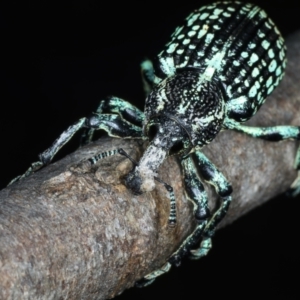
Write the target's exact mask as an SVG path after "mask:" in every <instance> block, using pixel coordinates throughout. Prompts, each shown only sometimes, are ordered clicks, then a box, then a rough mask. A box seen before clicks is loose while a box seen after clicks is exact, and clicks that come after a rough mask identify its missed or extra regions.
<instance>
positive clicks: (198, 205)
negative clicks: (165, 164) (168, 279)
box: [136, 157, 210, 287]
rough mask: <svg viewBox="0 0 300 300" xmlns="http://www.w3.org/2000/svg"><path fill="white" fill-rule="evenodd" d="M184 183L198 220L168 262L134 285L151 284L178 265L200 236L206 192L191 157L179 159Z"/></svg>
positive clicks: (204, 214) (203, 224) (203, 222)
mask: <svg viewBox="0 0 300 300" xmlns="http://www.w3.org/2000/svg"><path fill="white" fill-rule="evenodd" d="M181 165H182V168H183V176H184V183H185V191H186V193H187V196H188V199H189V200H190V201H192V202H193V204H194V214H195V217H196V220H197V222H198V224H197V226H196V228H195V229H194V231H193V232H192V233H191V234H190V235H189V236H188V237H187V238H186V239H185V241H184V242H183V243H182V244H181V246H180V247H179V249H178V250H177V251H176V252H174V253H173V254H172V255H171V257H170V258H169V260H168V262H167V263H166V264H165V265H164V266H163V267H162V268H160V269H158V270H155V271H153V272H151V273H150V274H148V275H146V276H145V277H144V278H143V279H142V280H140V281H138V282H137V283H136V286H138V287H143V286H147V285H149V284H151V283H152V282H153V281H154V280H155V278H156V277H158V276H160V275H162V274H164V273H166V272H168V271H169V270H170V268H171V266H172V265H175V266H179V265H180V262H181V259H182V258H183V257H184V256H185V255H187V254H189V253H190V249H191V247H193V246H195V245H196V244H197V243H198V242H199V241H200V240H201V238H202V234H203V231H204V228H205V226H206V224H207V220H208V218H209V216H210V212H209V209H208V203H207V194H206V192H205V189H204V186H203V184H202V182H201V181H200V178H199V176H198V174H197V171H196V167H195V164H194V162H193V160H192V159H191V157H187V158H186V159H183V160H182V161H181Z"/></svg>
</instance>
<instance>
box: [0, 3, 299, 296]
mask: <svg viewBox="0 0 300 300" xmlns="http://www.w3.org/2000/svg"><path fill="white" fill-rule="evenodd" d="M209 2H211V1H201V0H198V1H188V0H185V1H182V3H181V4H180V6H179V5H176V4H175V2H166V3H173V4H171V5H170V4H169V5H167V4H166V5H163V6H161V5H160V4H161V3H163V1H160V2H155V1H154V2H153V1H141V2H140V4H136V3H130V2H128V1H122V4H119V3H116V2H115V1H105V2H104V1H91V0H86V1H79V0H78V1H72V4H67V3H66V2H63V3H62V2H60V3H57V2H53V1H38V2H33V1H24V2H23V4H22V5H21V6H20V3H18V2H14V1H11V2H10V6H9V7H2V8H1V10H0V28H1V30H0V32H1V50H2V54H1V56H0V80H1V85H0V86H1V88H0V97H1V107H2V109H1V111H0V114H1V118H0V129H1V141H2V143H1V169H2V171H1V173H0V187H1V188H3V187H5V185H6V184H7V183H8V182H9V181H10V180H11V179H12V178H14V177H15V176H16V175H18V174H21V173H23V172H24V171H25V170H26V169H27V168H28V166H29V165H30V163H31V162H33V161H36V160H37V155H38V153H40V152H42V151H43V150H45V149H46V148H47V147H49V146H50V144H51V143H52V142H53V141H54V139H55V138H57V137H58V136H59V134H60V133H61V132H62V131H63V130H64V129H66V128H67V127H68V126H69V125H70V124H72V123H73V122H74V121H76V120H78V119H79V118H80V117H83V116H87V115H89V114H90V113H91V112H92V111H93V110H95V109H96V107H97V105H98V103H99V100H101V99H103V98H104V97H105V96H107V95H112V94H113V95H116V96H119V97H122V98H124V99H127V100H128V101H130V102H132V103H134V104H135V105H137V106H138V107H139V108H141V109H142V108H143V105H144V95H143V90H142V85H141V79H140V72H139V63H140V61H141V60H142V59H143V58H144V57H150V58H153V57H154V56H155V55H156V54H158V53H159V52H160V51H161V49H162V47H163V46H164V44H165V43H166V42H167V41H169V36H170V34H171V33H172V32H173V30H174V29H175V27H176V26H178V25H180V24H181V23H182V22H183V19H184V18H185V17H186V16H187V15H188V14H189V13H190V12H191V11H192V10H193V9H195V8H198V7H200V6H202V5H204V4H207V3H209ZM252 2H254V3H256V4H259V5H260V6H261V7H263V8H264V9H265V10H266V11H267V12H268V14H269V16H271V18H272V19H273V20H274V22H275V23H276V24H277V25H278V27H279V28H280V30H281V32H282V33H283V35H284V36H287V35H288V34H289V33H292V32H293V31H295V30H297V29H299V28H300V18H299V16H297V14H298V12H299V6H300V4H297V2H298V1H289V0H285V1H274V0H273V1H252ZM78 142H79V138H78V137H77V138H74V140H72V141H71V142H70V143H69V144H68V145H67V146H66V147H65V148H64V149H63V150H62V151H61V152H60V153H59V154H58V155H57V158H61V157H63V156H64V155H66V154H67V153H69V152H70V151H73V150H75V149H76V147H77V146H78ZM262 176H263V174H262ZM299 200H300V199H299V198H298V199H287V198H284V197H283V196H280V197H278V198H277V199H274V200H273V201H270V202H269V203H268V204H266V205H264V206H262V207H260V208H259V209H256V210H255V211H253V212H252V213H250V214H248V215H247V216H246V217H243V218H242V219H241V220H239V221H237V222H235V223H234V224H233V225H231V226H229V227H227V228H225V229H223V230H220V231H219V232H218V233H217V235H216V237H215V238H214V240H213V242H214V247H213V249H212V251H211V252H210V254H209V256H208V257H206V258H204V259H202V260H200V261H196V262H194V261H189V260H185V261H184V263H183V264H182V266H181V267H180V268H176V269H175V268H173V269H172V271H171V272H170V273H169V274H168V275H165V276H162V277H161V278H159V279H158V280H157V281H156V282H155V283H154V284H153V285H151V286H150V287H148V288H145V289H130V290H128V291H126V292H125V293H124V294H123V295H122V296H120V297H119V298H118V299H125V298H130V299H140V298H141V297H142V298H143V299H148V298H149V299H153V298H155V297H157V298H162V297H163V296H167V297H169V298H173V299H181V298H187V299H188V298H191V297H193V298H194V297H197V298H199V299H205V298H206V297H208V296H211V297H214V296H215V297H220V296H229V295H230V297H231V298H233V299H240V298H244V297H245V295H246V296H248V297H249V296H257V297H260V296H269V297H274V296H277V298H278V299H299V295H300V292H299V291H298V287H299V286H298V284H299V281H298V279H299V276H298V270H299V267H300V263H299V253H300V251H299V250H300V247H299V245H298V228H299V224H298V222H297V220H298V219H299V216H298V214H299ZM294 274H297V276H295V275H294Z"/></svg>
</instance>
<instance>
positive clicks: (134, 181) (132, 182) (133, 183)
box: [125, 170, 143, 195]
mask: <svg viewBox="0 0 300 300" xmlns="http://www.w3.org/2000/svg"><path fill="white" fill-rule="evenodd" d="M125 185H126V187H127V188H128V189H130V190H131V191H132V193H133V194H134V195H141V194H142V193H143V192H142V191H141V186H142V179H141V177H140V176H137V174H136V172H135V171H134V170H133V171H130V172H129V173H128V174H127V175H126V177H125Z"/></svg>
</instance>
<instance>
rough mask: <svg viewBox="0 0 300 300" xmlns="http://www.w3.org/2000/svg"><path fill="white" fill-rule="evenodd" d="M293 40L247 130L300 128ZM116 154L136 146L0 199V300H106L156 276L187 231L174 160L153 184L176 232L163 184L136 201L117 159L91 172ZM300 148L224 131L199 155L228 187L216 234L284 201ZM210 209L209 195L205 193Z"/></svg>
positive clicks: (80, 157) (31, 182)
mask: <svg viewBox="0 0 300 300" xmlns="http://www.w3.org/2000/svg"><path fill="white" fill-rule="evenodd" d="M299 40H300V33H297V34H294V35H293V36H292V37H290V38H289V39H288V58H289V63H288V68H287V71H286V76H285V78H284V80H283V82H282V83H281V85H280V87H279V88H277V90H276V91H275V92H274V93H273V95H272V96H271V97H269V99H268V100H267V102H266V104H265V105H264V106H263V107H262V108H261V110H260V111H259V113H258V114H257V115H256V116H255V117H254V118H253V119H252V120H251V121H250V122H249V124H251V125H259V126H270V125H280V124H290V125H299V124H300V114H299V112H300V99H299V97H300V96H299V95H300V86H299V79H300V78H299V77H300V63H299V62H300V51H299V49H300V42H299ZM117 147H123V148H124V149H125V150H126V151H128V152H129V154H130V155H132V156H133V157H135V158H136V159H138V157H139V156H140V155H141V153H142V152H143V146H142V145H141V144H140V143H139V142H137V141H133V140H130V141H128V140H121V139H111V138H103V139H100V140H99V141H97V142H95V143H92V144H90V145H88V146H86V147H84V148H81V149H79V150H78V151H76V152H75V153H73V154H71V155H69V156H67V157H66V158H64V159H62V160H60V161H59V162H57V163H54V164H51V165H49V166H48V167H46V168H44V169H42V170H41V171H39V172H37V173H36V174H34V175H32V176H30V177H29V178H26V179H24V180H22V181H20V182H18V183H15V184H13V185H11V186H9V187H7V188H6V189H4V190H2V191H1V192H0V201H1V202H0V258H1V260H0V278H1V280H0V298H1V299H107V298H112V297H114V296H115V295H117V294H119V293H121V292H122V291H123V290H124V289H127V288H129V287H131V286H133V284H134V282H135V281H137V280H138V279H140V278H141V277H142V276H144V275H146V274H147V273H149V272H150V271H152V270H154V269H156V268H158V267H160V266H162V265H163V264H164V263H165V261H166V260H167V258H168V257H169V256H170V255H171V254H172V252H173V251H174V250H175V249H176V248H177V247H178V246H179V245H180V243H181V242H182V241H183V240H184V238H185V237H186V236H187V235H188V233H189V232H190V231H191V230H192V228H193V226H194V225H195V223H194V222H193V216H192V206H191V204H190V203H189V202H188V201H187V199H186V197H185V196H184V194H183V189H182V180H181V172H180V168H179V166H178V164H177V162H176V159H175V158H170V159H168V160H167V161H166V162H165V163H164V165H163V166H162V167H161V169H160V174H159V176H160V178H162V179H163V180H164V181H166V182H168V183H170V184H171V185H172V186H173V187H174V189H175V195H176V199H177V211H178V225H177V227H176V228H174V229H171V228H169V227H168V225H167V218H168V213H169V201H168V196H167V192H166V190H165V189H164V188H163V186H161V185H160V184H157V186H156V189H155V190H154V191H153V192H152V193H147V194H144V195H141V196H134V195H132V194H131V193H130V191H128V190H127V189H126V188H125V186H124V185H123V183H122V177H123V176H124V175H125V174H126V173H127V172H128V171H129V170H130V168H131V167H132V166H131V163H130V161H129V160H127V159H124V158H123V157H120V156H114V157H110V158H107V159H104V160H102V161H100V162H99V163H98V164H97V165H96V166H93V167H91V165H90V164H89V163H88V162H87V161H86V159H87V158H89V157H91V156H93V155H94V154H96V153H99V152H103V151H106V150H109V149H114V148H117ZM296 149H297V145H296V143H295V142H292V141H284V142H279V143H273V142H267V141H262V140H257V139H253V138H251V137H247V136H245V135H242V134H239V133H236V132H230V131H225V132H222V133H220V134H219V136H218V137H217V138H216V139H215V140H214V141H213V142H212V143H211V145H209V146H208V147H206V148H205V149H204V153H205V154H206V155H207V156H208V157H209V158H210V159H211V160H212V161H213V162H214V163H215V164H216V166H217V167H218V168H219V169H220V170H221V171H222V172H223V173H224V175H225V176H226V177H227V178H228V179H229V181H230V182H231V183H232V185H233V190H234V192H233V199H234V200H233V203H232V205H231V208H230V210H229V212H228V214H227V216H226V218H225V219H224V221H223V222H222V224H221V226H225V225H226V224H228V223H231V222H232V221H234V220H235V219H237V218H239V217H241V216H242V215H243V214H245V213H246V212H248V211H249V210H251V209H253V208H254V207H256V206H258V205H260V204H262V203H264V202H265V201H267V200H269V199H271V198H272V197H274V196H276V195H278V194H279V193H282V192H283V191H285V190H286V189H287V188H288V187H289V185H290V184H291V183H292V181H293V179H294V178H295V177H296V171H295V170H294V169H293V161H294V157H295V153H296ZM208 192H209V198H210V199H211V203H210V204H211V206H212V207H213V206H214V205H215V204H214V203H216V200H217V197H216V195H215V193H214V192H213V191H212V190H211V189H210V188H208Z"/></svg>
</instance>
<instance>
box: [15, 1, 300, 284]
mask: <svg viewBox="0 0 300 300" xmlns="http://www.w3.org/2000/svg"><path fill="white" fill-rule="evenodd" d="M285 67H286V47H285V43H284V40H283V38H282V36H281V34H280V32H279V30H278V29H277V28H276V26H275V24H274V23H273V21H272V20H271V19H270V18H269V17H268V16H267V15H266V13H265V12H264V11H263V10H262V9H261V8H259V7H258V6H256V5H254V4H247V3H241V2H238V1H223V2H215V3H212V4H209V5H206V6H203V7H201V8H199V9H197V10H195V11H193V12H192V13H191V14H190V15H189V16H188V17H187V18H186V20H185V22H184V24H183V25H182V26H179V27H178V28H176V30H175V32H174V33H173V34H172V36H171V40H170V42H169V43H167V44H166V46H165V47H164V49H163V50H162V52H161V53H159V54H158V56H157V58H156V63H155V64H153V63H152V62H151V61H150V60H145V61H143V62H142V64H141V70H142V74H143V82H144V87H145V91H146V95H147V96H146V100H145V109H144V112H142V111H140V110H139V109H138V108H136V107H135V106H133V105H132V104H130V103H129V102H127V101H125V100H123V99H120V98H117V97H109V98H107V99H106V100H103V101H101V102H100V105H99V107H98V109H97V111H96V113H94V114H93V115H92V116H91V117H89V118H82V119H80V120H79V121H78V122H76V123H75V124H74V125H72V126H70V127H69V128H68V129H67V130H66V131H64V132H63V133H62V134H61V136H60V137H59V138H58V139H57V140H56V141H55V142H54V143H53V144H52V146H51V147H50V148H48V149H47V150H46V151H44V152H43V153H42V154H40V156H39V158H40V161H38V162H35V163H33V164H32V165H31V166H30V168H29V169H28V170H27V172H26V173H25V174H24V175H22V176H19V177H17V178H16V179H14V180H13V181H12V182H14V181H17V180H20V179H21V178H23V177H26V176H28V175H30V174H31V173H33V172H34V171H36V170H37V169H39V168H40V167H42V166H44V165H46V164H48V163H49V162H50V161H51V160H52V158H53V157H54V155H55V154H56V153H57V151H59V149H60V148H61V147H62V146H63V145H65V144H66V143H67V142H68V141H69V140H70V139H71V138H72V136H73V135H74V134H75V133H76V132H77V131H78V130H79V129H81V128H86V132H85V135H84V136H83V144H85V143H88V142H90V141H91V140H92V137H93V133H94V131H95V130H98V129H103V130H105V131H106V132H107V133H108V135H110V136H112V137H117V138H124V139H132V138H134V139H144V140H147V141H148V146H147V148H146V150H145V152H144V153H143V155H142V157H141V159H140V160H139V162H134V161H133V160H132V161H133V163H134V166H133V169H132V170H131V171H130V172H129V174H128V175H127V176H126V177H125V181H124V183H125V185H126V187H127V188H128V189H130V190H131V191H132V192H133V193H135V194H141V193H144V192H149V191H152V190H153V189H154V188H155V181H158V182H161V183H163V184H164V185H165V187H166V189H167V191H168V193H169V197H170V214H169V224H170V225H172V226H174V225H175V224H176V201H175V197H174V194H173V189H172V187H171V186H170V185H168V184H167V183H164V182H162V181H161V180H160V179H159V178H158V177H157V172H158V170H159V167H160V165H161V164H162V163H163V161H164V160H165V159H166V157H168V156H170V155H173V154H174V155H177V157H178V159H179V161H180V163H181V166H182V173H183V182H184V187H185V192H186V195H187V197H188V198H189V199H190V200H191V201H192V202H193V203H194V214H195V218H196V220H197V226H196V228H195V229H194V231H193V232H192V233H191V234H190V235H189V236H188V237H187V238H186V239H185V241H184V242H183V243H182V244H181V246H180V247H179V248H178V249H177V251H176V252H175V253H173V254H172V255H171V256H170V258H169V259H168V261H167V262H166V264H165V265H164V266H162V267H161V268H160V269H158V270H156V271H154V272H152V273H150V274H148V275H147V276H145V278H144V279H143V280H142V281H140V282H139V283H138V285H139V286H145V285H147V284H149V283H151V282H152V281H153V280H154V279H155V278H156V277H157V276H159V275H161V274H163V273H165V272H167V271H168V270H169V269H170V267H171V266H172V265H176V266H178V265H179V264H180V261H181V259H182V258H183V257H184V256H186V255H187V254H189V255H190V256H191V257H192V258H194V259H199V258H201V257H203V256H205V255H206V254H207V253H208V252H209V250H210V248H211V246H212V244H211V238H212V237H213V235H214V233H215V229H216V227H217V225H218V224H219V222H220V221H221V220H222V219H223V218H224V216H225V215H226V213H227V211H228V209H229V206H230V202H231V201H232V197H231V193H232V188H231V185H230V183H229V182H228V180H227V179H226V178H225V177H224V175H223V174H222V173H221V172H220V171H219V170H218V169H217V167H216V166H215V165H214V164H213V163H212V162H211V161H210V160H209V159H208V158H207V157H206V156H205V155H204V154H203V153H202V152H201V149H202V148H203V147H204V146H205V145H207V144H209V143H210V142H211V141H212V140H213V139H214V138H215V137H216V136H217V134H218V133H219V132H220V131H221V130H227V129H231V130H236V131H238V132H242V133H245V134H247V135H250V136H252V137H256V138H261V139H265V140H270V141H280V140H284V139H295V140H299V139H300V127H297V126H274V127H249V126H245V125H243V122H245V121H247V120H249V119H250V118H251V117H252V116H254V115H255V114H256V112H257V111H258V109H259V108H260V107H261V105H262V104H263V103H264V101H265V99H266V97H267V96H268V95H270V94H271V93H272V91H273V90H274V89H275V87H277V86H278V84H279V83H280V81H281V79H282V77H283V75H284V71H285ZM118 153H119V154H121V155H125V156H127V157H128V158H129V159H131V158H130V157H129V156H128V155H127V154H126V152H125V151H124V150H123V149H114V150H111V151H108V152H105V153H100V154H98V155H96V156H94V157H92V158H90V159H89V162H90V163H91V164H96V163H97V161H99V160H100V159H103V158H105V157H107V156H110V155H115V154H118ZM295 167H296V169H298V170H299V168H300V151H299V150H298V153H297V156H296V160H295ZM199 175H201V176H199ZM298 177H299V175H298ZM203 180H204V181H205V182H206V183H208V184H209V185H212V186H213V187H214V188H215V190H216V193H217V194H218V195H219V197H220V199H221V204H220V205H219V207H218V208H217V209H216V210H215V211H214V212H213V213H211V212H210V209H209V207H208V199H207V195H206V192H205V189H204V184H203V182H202V181H203ZM297 182H299V181H297V180H296V181H295V182H294V183H293V184H292V187H291V189H290V194H292V195H294V196H295V195H297V194H298V193H299V191H300V187H299V184H298V183H297ZM198 244H200V247H199V248H198V249H196V250H192V247H194V246H195V245H198Z"/></svg>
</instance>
